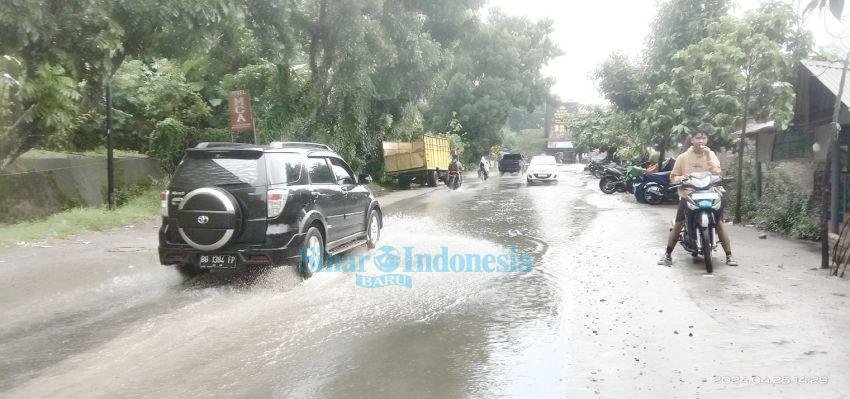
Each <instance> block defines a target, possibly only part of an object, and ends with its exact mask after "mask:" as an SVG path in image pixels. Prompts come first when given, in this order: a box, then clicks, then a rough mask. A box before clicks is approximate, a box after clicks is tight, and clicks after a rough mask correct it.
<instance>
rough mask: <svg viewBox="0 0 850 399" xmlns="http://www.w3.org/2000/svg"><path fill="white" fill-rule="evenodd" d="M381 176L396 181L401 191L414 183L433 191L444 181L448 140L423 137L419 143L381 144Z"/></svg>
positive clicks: (391, 142) (447, 159)
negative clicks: (382, 149)
mask: <svg viewBox="0 0 850 399" xmlns="http://www.w3.org/2000/svg"><path fill="white" fill-rule="evenodd" d="M383 148H384V172H385V173H387V174H388V175H390V176H396V177H398V183H399V186H401V187H405V188H406V187H409V186H410V183H411V182H413V181H416V182H417V183H419V184H421V185H423V186H431V187H436V186H437V182H438V181H439V180H445V177H446V173H447V171H448V169H449V162H451V160H452V157H451V149H450V148H449V139H447V138H445V137H439V136H432V135H428V134H426V135H425V136H424V137H422V141H413V142H393V141H384V142H383Z"/></svg>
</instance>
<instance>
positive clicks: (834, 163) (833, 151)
mask: <svg viewBox="0 0 850 399" xmlns="http://www.w3.org/2000/svg"><path fill="white" fill-rule="evenodd" d="M848 61H850V52H848V53H847V55H846V56H845V57H844V63H843V65H842V68H841V80H840V84H839V86H838V94H837V95H836V96H835V106H834V107H833V109H832V123H831V125H832V129H833V134H832V140H831V143H830V146H829V151H828V152H827V157H828V159H827V161H828V163H827V165H826V167H825V168H824V179H823V180H824V184H823V189H822V190H821V231H820V232H821V245H820V248H821V263H820V267H821V269H827V268H829V233H830V232H837V231H838V186H839V183H838V180H839V178H840V177H841V169H840V167H841V161H840V160H839V159H838V158H839V157H838V154H839V150H840V147H839V145H838V139H839V138H840V137H841V124H840V123H838V120H839V115H840V113H841V97H842V96H843V95H844V81H845V80H846V77H847V63H848ZM826 190H829V215H830V218H829V223H827V221H826V213H827V198H826V193H825V192H824V191H826Z"/></svg>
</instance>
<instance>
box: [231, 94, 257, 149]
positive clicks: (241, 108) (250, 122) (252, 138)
mask: <svg viewBox="0 0 850 399" xmlns="http://www.w3.org/2000/svg"><path fill="white" fill-rule="evenodd" d="M228 108H229V109H230V112H229V113H230V138H231V140H232V141H235V142H241V143H253V144H256V143H257V132H256V129H255V128H254V115H253V113H252V112H251V93H250V92H249V91H248V90H236V91H231V92H230V98H229V102H228ZM244 132H251V134H250V135H246V134H244Z"/></svg>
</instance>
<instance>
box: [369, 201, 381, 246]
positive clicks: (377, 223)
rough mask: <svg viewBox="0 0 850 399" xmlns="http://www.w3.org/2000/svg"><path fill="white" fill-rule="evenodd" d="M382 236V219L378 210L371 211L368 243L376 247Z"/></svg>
mask: <svg viewBox="0 0 850 399" xmlns="http://www.w3.org/2000/svg"><path fill="white" fill-rule="evenodd" d="M380 238H381V219H380V214H378V211H374V210H373V211H372V212H369V222H368V223H367V224H366V245H367V246H368V247H369V248H375V246H376V245H378V240H379V239H380Z"/></svg>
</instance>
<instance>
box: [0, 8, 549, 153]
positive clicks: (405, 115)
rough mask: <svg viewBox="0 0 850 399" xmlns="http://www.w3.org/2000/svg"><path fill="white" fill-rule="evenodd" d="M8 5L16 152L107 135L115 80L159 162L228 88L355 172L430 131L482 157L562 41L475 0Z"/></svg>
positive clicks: (221, 121)
mask: <svg viewBox="0 0 850 399" xmlns="http://www.w3.org/2000/svg"><path fill="white" fill-rule="evenodd" d="M7 3H9V5H8V6H4V8H3V9H2V10H0V54H6V55H8V56H9V57H14V59H16V60H20V64H21V68H20V70H15V71H12V73H13V74H14V79H16V80H18V81H20V82H21V84H20V87H21V88H20V90H17V89H15V90H13V93H12V96H11V98H12V101H13V102H14V104H3V106H2V109H0V111H2V113H0V117H2V118H0V123H2V125H0V127H4V128H5V133H2V135H0V161H5V162H7V163H8V162H9V161H10V160H12V159H14V158H15V157H17V156H18V155H19V154H21V153H22V152H24V151H26V150H27V149H29V148H32V147H33V146H36V145H48V146H51V147H52V148H57V149H63V148H64V149H75V150H85V149H87V148H93V147H97V146H100V145H102V144H103V142H104V123H105V120H104V105H103V103H104V101H103V92H104V87H105V85H106V84H107V83H111V85H112V89H113V99H114V108H115V111H114V121H113V132H114V134H115V140H114V142H116V143H117V145H118V147H119V148H124V149H133V150H137V151H142V152H146V153H149V154H152V155H156V156H159V157H163V158H164V160H165V161H166V162H165V163H166V164H173V162H172V161H171V160H173V159H174V157H176V156H179V151H178V152H177V153H174V151H176V150H177V148H179V147H180V145H190V144H191V143H193V142H196V141H198V140H200V139H201V138H202V137H210V136H216V137H221V136H222V134H221V133H222V129H226V127H227V122H228V120H227V101H226V99H227V95H228V92H229V91H231V90H249V91H250V92H251V94H252V104H253V111H254V116H255V121H256V128H257V136H258V137H259V140H261V141H264V142H265V141H270V140H290V139H291V140H311V141H320V142H324V143H327V144H329V145H331V146H332V147H334V148H335V149H337V150H338V151H339V152H340V153H341V154H342V155H343V156H345V157H346V158H348V159H350V160H351V161H352V164H353V166H354V167H356V168H366V169H368V168H374V165H376V164H377V163H379V162H380V158H381V154H380V142H381V141H382V140H384V139H387V138H390V139H395V140H409V139H412V138H414V137H417V136H420V135H421V134H423V133H426V132H447V131H448V132H451V134H453V135H454V136H453V137H455V138H456V142H457V144H458V146H460V147H463V148H466V149H467V154H472V153H476V154H477V153H479V152H481V151H482V150H485V149H488V148H490V146H491V145H493V144H496V143H498V142H500V140H501V134H500V132H501V128H502V127H503V126H504V125H505V123H506V120H507V114H508V112H509V111H510V110H511V109H514V108H521V109H526V110H531V109H533V108H534V107H535V106H537V105H539V104H542V103H543V101H544V99H545V98H546V97H547V96H548V90H549V87H550V86H551V84H552V82H551V80H550V79H545V78H543V77H542V76H541V74H540V68H541V67H542V66H543V65H544V64H545V63H546V62H547V61H548V60H549V59H551V58H552V57H554V56H555V55H557V54H558V53H559V51H558V50H557V48H556V47H555V45H554V44H553V43H552V42H551V40H550V39H549V38H548V36H549V34H550V33H551V32H552V23H551V21H546V20H544V21H540V22H531V21H528V20H526V19H524V18H515V17H507V16H504V15H501V14H499V13H493V14H492V15H491V16H490V17H489V18H486V19H483V20H482V19H481V18H480V17H479V10H480V8H481V7H482V6H483V1H481V0H429V1H420V0H411V1H402V2H398V1H389V0H346V1H344V2H332V1H330V0H305V1H291V2H280V1H276V0H249V1H245V2H237V1H230V0H213V1H203V2H201V1H197V0H176V1H172V2H167V3H161V2H158V1H154V0H138V1H133V2H122V1H118V0H71V1H65V2H47V1H23V0H10V1H9V2H7ZM39 71H42V72H39ZM0 87H4V88H5V87H8V86H7V83H6V82H4V83H3V86H0ZM24 93H26V95H25V94H24ZM12 111H15V112H14V114H15V115H12V114H13V112H12ZM25 113H26V115H28V116H27V117H26V118H21V117H19V116H21V115H24V114H25ZM16 121H20V122H19V123H15V122H16ZM457 126H461V127H462V130H457V131H456V127H457ZM224 133H226V132H224ZM172 136H173V137H172ZM225 137H227V136H226V135H225ZM181 143H182V144H181ZM470 149H471V150H472V151H469V150H470ZM369 165H372V166H369Z"/></svg>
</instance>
